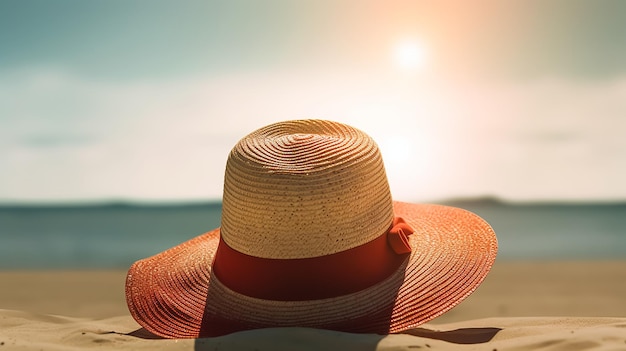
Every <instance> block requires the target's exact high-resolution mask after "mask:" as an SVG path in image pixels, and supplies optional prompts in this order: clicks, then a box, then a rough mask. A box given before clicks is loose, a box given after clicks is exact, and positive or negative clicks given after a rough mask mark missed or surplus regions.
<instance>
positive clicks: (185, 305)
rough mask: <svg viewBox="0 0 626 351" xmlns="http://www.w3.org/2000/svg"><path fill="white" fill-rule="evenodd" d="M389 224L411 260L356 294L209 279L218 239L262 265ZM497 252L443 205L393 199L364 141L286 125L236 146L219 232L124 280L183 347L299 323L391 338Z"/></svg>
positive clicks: (466, 286)
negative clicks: (297, 292) (404, 232)
mask: <svg viewBox="0 0 626 351" xmlns="http://www.w3.org/2000/svg"><path fill="white" fill-rule="evenodd" d="M394 216H399V217H402V218H404V220H406V222H407V223H408V224H409V225H410V226H411V227H412V228H413V229H414V230H415V232H414V233H413V234H412V235H410V236H409V237H408V241H409V245H410V246H411V249H412V251H411V253H410V254H407V256H406V259H405V261H404V262H403V264H402V265H401V266H400V268H399V269H398V270H397V271H395V273H393V274H392V275H391V276H389V277H388V278H386V279H384V280H383V281H381V282H379V283H376V284H375V285H373V286H370V287H368V288H365V289H363V290H360V291H357V292H354V293H350V294H346V295H342V296H338V297H333V298H324V299H318V300H306V301H276V300H264V299H259V298H253V297H249V296H245V295H242V294H240V293H237V292H235V291H232V290H231V289H229V288H228V287H226V286H225V285H224V284H222V283H221V282H220V281H219V280H218V279H217V277H216V276H215V274H214V273H213V272H212V268H211V267H212V264H213V260H214V257H215V253H216V250H217V247H218V242H219V240H220V235H221V236H222V240H224V241H225V242H227V244H228V245H229V246H231V247H232V248H234V249H236V250H238V251H240V252H242V253H244V254H247V255H251V256H256V257H262V258H279V259H286V260H288V259H291V258H305V257H317V256H322V255H328V254H332V253H336V252H341V251H344V250H347V249H349V248H352V247H356V246H359V245H362V244H365V243H368V242H370V241H371V240H373V239H375V238H377V237H379V236H380V235H383V234H384V233H385V232H386V231H387V230H388V229H389V227H390V224H391V221H392V220H393V217H394ZM496 253H497V240H496V237H495V233H494V232H493V230H492V229H491V227H490V226H489V224H487V223H486V222H485V221H484V220H482V219H481V218H480V217H478V216H476V215H475V214H473V213H471V212H468V211H465V210H462V209H458V208H453V207H446V206H440V205H419V204H409V203H401V202H394V201H392V200H391V197H390V195H389V187H388V184H387V179H386V176H385V172H384V167H383V164H382V159H381V157H380V153H379V151H378V148H377V147H376V144H375V143H374V142H373V141H372V140H371V139H370V138H369V137H368V136H366V135H365V134H363V133H362V132H360V131H358V130H356V129H354V128H351V127H348V126H344V125H341V124H338V123H334V122H327V121H291V122H285V123H280V124H276V125H271V126H268V127H265V128H262V129H260V130H258V131H256V132H254V133H252V134H250V135H248V136H247V137H245V138H244V139H242V141H240V143H238V144H237V146H236V147H235V148H234V149H233V151H232V152H231V154H230V156H229V160H228V164H227V167H226V175H225V182H224V203H223V218H222V227H221V228H218V229H215V230H212V231H210V232H208V233H205V234H203V235H201V236H198V237H196V238H194V239H191V240H189V241H187V242H185V243H182V244H180V245H178V246H176V247H173V248H171V249H169V250H167V251H164V252H162V253H160V254H157V255H155V256H152V257H149V258H146V259H143V260H140V261H137V262H136V263H135V264H133V265H132V267H131V268H130V270H129V272H128V276H127V281H126V299H127V303H128V307H129V310H130V312H131V314H132V316H133V317H134V318H135V319H136V320H137V321H138V323H139V324H140V325H142V326H143V327H144V328H146V329H147V330H149V331H151V332H153V333H155V334H157V335H161V336H164V337H176V338H191V337H199V336H215V335H223V334H226V333H230V332H234V331H239V330H245V329H253V328H265V327H279V326H301V327H316V328H325V329H334V330H340V331H347V332H362V333H379V334H385V333H393V332H399V331H402V330H406V329H409V328H413V327H415V326H417V325H419V324H421V323H424V322H427V321H429V320H431V319H433V318H435V317H437V316H439V315H441V314H442V313H444V312H446V311H448V310H449V309H451V308H452V307H454V306H455V305H456V304H458V303H459V302H460V301H461V300H463V299H464V298H466V297H467V296H468V295H469V294H471V293H472V292H473V291H474V290H475V289H476V288H477V287H478V285H479V284H480V283H481V282H482V281H483V279H484V278H485V276H486V275H487V273H488V271H489V270H490V268H491V266H492V264H493V263H494V261H495V258H496Z"/></svg>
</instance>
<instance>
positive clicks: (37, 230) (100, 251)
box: [0, 199, 626, 270]
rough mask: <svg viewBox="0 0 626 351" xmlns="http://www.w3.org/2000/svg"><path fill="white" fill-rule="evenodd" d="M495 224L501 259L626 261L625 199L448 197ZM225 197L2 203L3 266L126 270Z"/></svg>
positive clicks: (216, 214) (205, 220)
mask: <svg viewBox="0 0 626 351" xmlns="http://www.w3.org/2000/svg"><path fill="white" fill-rule="evenodd" d="M444 204H446V205H452V206H456V207H461V208H465V209H467V210H469V211H472V212H474V213H476V214H478V215H480V216H481V217H483V218H484V219H485V220H487V221H488V222H489V223H490V224H491V226H492V227H493V228H494V230H495V232H496V234H497V237H498V243H499V254H498V259H499V260H620V259H626V202H625V203H604V204H602V203H600V204H598V203H591V204H586V203H507V202H502V201H498V200H494V199H473V200H461V201H448V202H444ZM221 210H222V207H221V204H220V203H219V202H207V203H193V204H132V203H104V204H103V203H100V204H88V205H19V206H16V205H0V270H18V269H126V268H128V267H129V266H130V265H131V264H132V263H133V262H134V261H136V260H138V259H141V258H144V257H148V256H151V255H154V254H156V253H158V252H161V251H163V250H165V249H167V248H170V247H172V246H174V245H176V244H178V243H181V242H183V241H186V240H188V239H190V238H193V237H194V236H197V235H200V234H202V233H204V232H206V231H209V230H211V229H214V228H216V227H218V226H219V225H220V217H221Z"/></svg>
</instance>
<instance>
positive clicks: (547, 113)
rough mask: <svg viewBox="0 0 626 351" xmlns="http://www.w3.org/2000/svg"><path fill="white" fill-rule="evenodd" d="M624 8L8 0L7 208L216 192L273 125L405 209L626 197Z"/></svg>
mask: <svg viewBox="0 0 626 351" xmlns="http://www.w3.org/2000/svg"><path fill="white" fill-rule="evenodd" d="M624 23H626V1H618V0H616V1H606V0H595V1H591V0H589V1H580V0H541V1H539V0H524V1H522V0H510V1H496V0H493V1H461V0H459V1H367V0H365V1H357V0H354V1H343V0H338V1H337V0H335V1H331V0H316V1H313V0H300V1H289V0H282V1H278V0H270V1H252V0H249V1H242V0H230V1H162V0H154V1H119V0H109V1H82V0H75V1H74V0H57V1H46V0H42V1H34V0H3V1H2V2H0V202H1V203H58V202H85V201H87V202H90V201H111V200H114V201H140V202H141V201H147V202H153V201H160V202H171V201H175V202H185V201H205V200H212V199H219V198H220V197H221V194H222V186H223V175H224V167H225V162H226V158H227V155H228V152H229V151H230V149H231V148H232V147H233V146H234V145H235V143H236V142H237V141H238V140H239V139H240V138H242V137H243V136H245V135H246V134H248V133H249V132H251V131H253V130H255V129H257V128H259V127H262V126H264V125H267V124H270V123H274V122H278V121H281V120H289V119H300V118H322V119H330V120H335V121H339V122H343V123H347V124H350V125H352V126H354V127H357V128H359V129H361V130H363V131H365V132H366V133H368V134H370V135H371V136H372V137H373V138H374V140H376V142H377V143H378V144H379V146H380V149H381V151H382V153H383V158H384V161H385V165H386V169H387V174H388V177H389V181H390V186H391V190H392V194H393V196H394V198H395V199H397V200H403V201H424V202H426V201H438V200H443V199H450V198H465V197H482V196H493V197H498V198H501V199H505V200H510V201H594V202H595V201H623V200H626V182H624V179H626V63H625V62H626V25H624Z"/></svg>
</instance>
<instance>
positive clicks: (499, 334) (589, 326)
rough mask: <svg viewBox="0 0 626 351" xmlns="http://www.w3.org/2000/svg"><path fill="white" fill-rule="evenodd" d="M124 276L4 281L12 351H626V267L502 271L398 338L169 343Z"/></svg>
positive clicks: (325, 336) (515, 266) (48, 275)
mask: <svg viewBox="0 0 626 351" xmlns="http://www.w3.org/2000/svg"><path fill="white" fill-rule="evenodd" d="M124 278H125V272H123V271H72V272H60V271H49V272H44V271H36V272H19V271H10V272H0V351H2V350H78V349H80V350H85V349H87V350H88V349H94V350H95V349H116V350H144V349H145V350H147V349H151V350H154V349H168V350H169V349H171V350H233V349H234V350H295V349H297V350H308V349H318V350H319V349H322V350H417V349H421V350H427V349H440V350H456V349H459V350H500V351H501V350H626V261H613V262H506V261H504V262H497V263H496V265H495V266H494V269H493V271H492V272H491V274H490V275H489V277H488V278H487V280H486V281H485V282H484V284H483V285H482V286H481V287H480V288H479V289H478V290H477V291H476V292H475V293H474V294H473V295H472V296H470V297H469V298H468V299H467V300H465V301H464V302H463V303H461V304H460V305H459V306H457V307H456V308H454V309H453V310H452V311H450V312H448V313H446V314H445V315H443V316H442V317H440V318H437V319H435V320H433V321H431V322H430V323H428V324H425V325H423V326H421V327H420V328H416V329H414V330H411V331H409V332H407V333H405V334H398V335H388V336H379V335H368V334H366V335H358V334H347V333H339V332H333V331H325V330H316V329H306V328H275V329H265V330H254V331H247V332H240V333H235V334H231V335H227V336H224V337H219V338H208V339H198V340H161V339H154V338H153V337H152V336H151V335H149V334H148V333H146V332H144V331H143V330H142V329H140V327H139V325H137V324H136V322H135V321H133V319H132V318H131V317H130V315H129V314H128V311H127V310H126V304H125V301H124V293H123V287H124Z"/></svg>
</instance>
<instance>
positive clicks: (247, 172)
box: [221, 120, 393, 259]
mask: <svg viewBox="0 0 626 351" xmlns="http://www.w3.org/2000/svg"><path fill="white" fill-rule="evenodd" d="M392 221H393V202H392V199H391V194H390V191H389V185H388V182H387V176H386V174H385V169H384V165H383V161H382V157H381V155H380V151H379V149H378V146H377V145H376V143H375V142H374V141H373V140H372V139H371V138H370V137H369V136H368V135H366V134H365V133H363V132H362V131H360V130H358V129H356V128H353V127H350V126H347V125H344V124H341V123H337V122H331V121H322V120H298V121H287V122H280V123H275V124H272V125H269V126H266V127H263V128H261V129H259V130H257V131H255V132H252V133H250V134H249V135H247V136H246V137H244V138H243V139H241V140H240V141H239V142H238V143H237V144H236V145H235V147H234V148H233V150H232V151H231V153H230V155H229V157H228V161H227V164H226V172H225V177H224V196H223V207H222V225H221V235H222V239H223V240H224V241H225V242H226V243H227V244H228V245H229V246H230V247H232V248H233V249H235V250H237V251H239V252H241V253H244V254H247V255H250V256H255V257H262V258H275V259H293V258H309V257H317V256H324V255H329V254H333V253H337V252H341V251H345V250H348V249H351V248H354V247H357V246H359V245H362V244H365V243H367V242H369V241H371V240H373V239H375V238H377V237H378V236H380V235H381V234H382V233H384V232H385V231H386V230H387V229H388V228H389V226H390V225H391V223H392Z"/></svg>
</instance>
